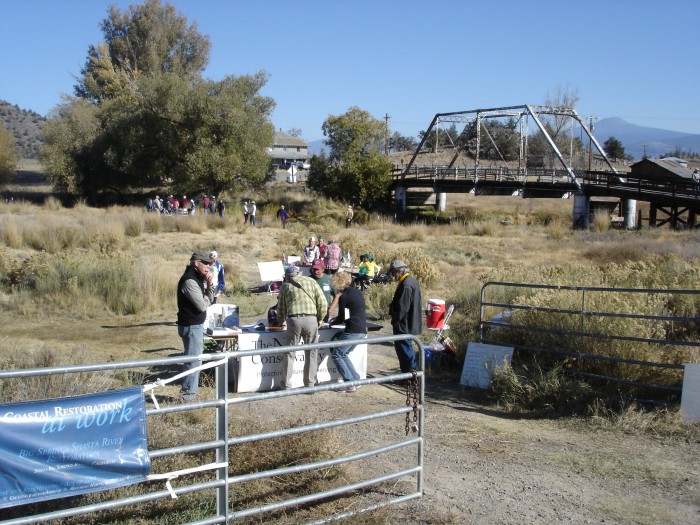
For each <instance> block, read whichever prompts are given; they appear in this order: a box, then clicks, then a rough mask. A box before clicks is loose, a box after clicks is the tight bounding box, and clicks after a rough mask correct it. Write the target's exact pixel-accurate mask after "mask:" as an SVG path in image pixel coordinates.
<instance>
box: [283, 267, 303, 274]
mask: <svg viewBox="0 0 700 525" xmlns="http://www.w3.org/2000/svg"><path fill="white" fill-rule="evenodd" d="M284 273H285V274H286V275H296V274H298V273H299V268H297V267H296V266H287V268H285V270H284Z"/></svg>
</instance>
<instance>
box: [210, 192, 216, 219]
mask: <svg viewBox="0 0 700 525" xmlns="http://www.w3.org/2000/svg"><path fill="white" fill-rule="evenodd" d="M209 213H211V214H212V215H214V214H215V213H216V196H215V195H212V196H211V199H209Z"/></svg>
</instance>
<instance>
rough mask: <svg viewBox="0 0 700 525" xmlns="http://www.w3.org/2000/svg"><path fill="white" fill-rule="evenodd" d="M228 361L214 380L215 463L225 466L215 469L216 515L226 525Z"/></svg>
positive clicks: (227, 507) (216, 370)
mask: <svg viewBox="0 0 700 525" xmlns="http://www.w3.org/2000/svg"><path fill="white" fill-rule="evenodd" d="M228 364H229V361H228V359H227V360H225V361H224V362H223V363H221V364H219V365H218V366H216V368H215V374H214V375H215V378H216V400H217V401H218V402H219V405H218V406H217V407H216V439H217V441H218V442H219V446H218V447H216V462H217V463H219V464H225V466H222V467H219V468H217V469H216V479H217V480H218V481H220V482H221V481H223V483H222V484H221V485H220V486H219V487H217V489H216V513H217V516H219V517H223V518H225V521H224V523H228V509H229V504H228V496H229V495H228V404H227V402H226V401H227V399H228Z"/></svg>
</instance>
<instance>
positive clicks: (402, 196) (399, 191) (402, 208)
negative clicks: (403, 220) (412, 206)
mask: <svg viewBox="0 0 700 525" xmlns="http://www.w3.org/2000/svg"><path fill="white" fill-rule="evenodd" d="M394 196H395V198H396V210H397V211H398V212H399V213H406V188H404V187H403V186H396V190H395V191H394Z"/></svg>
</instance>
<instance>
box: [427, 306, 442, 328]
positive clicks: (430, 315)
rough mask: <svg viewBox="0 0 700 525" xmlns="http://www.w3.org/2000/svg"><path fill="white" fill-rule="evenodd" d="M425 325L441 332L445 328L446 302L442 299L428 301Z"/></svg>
mask: <svg viewBox="0 0 700 525" xmlns="http://www.w3.org/2000/svg"><path fill="white" fill-rule="evenodd" d="M425 324H426V326H427V327H428V328H433V329H435V330H440V329H441V328H443V327H444V326H445V301H443V300H442V299H429V300H428V310H427V313H426V316H425Z"/></svg>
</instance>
